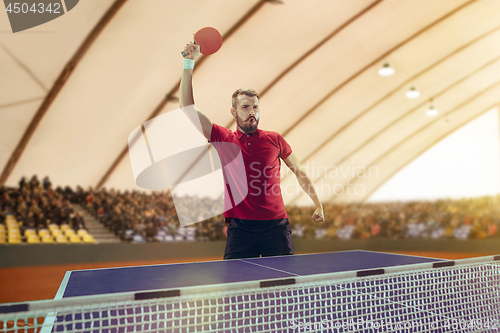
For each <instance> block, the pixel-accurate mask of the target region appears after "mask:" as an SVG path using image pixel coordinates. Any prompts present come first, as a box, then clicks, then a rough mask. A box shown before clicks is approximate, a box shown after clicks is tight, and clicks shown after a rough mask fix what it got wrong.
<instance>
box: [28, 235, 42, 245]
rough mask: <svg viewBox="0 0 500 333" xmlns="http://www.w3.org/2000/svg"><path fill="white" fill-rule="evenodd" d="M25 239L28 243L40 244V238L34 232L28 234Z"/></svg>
mask: <svg viewBox="0 0 500 333" xmlns="http://www.w3.org/2000/svg"><path fill="white" fill-rule="evenodd" d="M26 241H27V242H28V244H40V238H38V236H37V235H36V234H30V235H29V236H28V237H27V238H26Z"/></svg>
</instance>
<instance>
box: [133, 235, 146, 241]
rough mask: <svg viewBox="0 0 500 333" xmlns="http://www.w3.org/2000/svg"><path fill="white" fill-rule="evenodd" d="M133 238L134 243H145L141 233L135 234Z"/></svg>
mask: <svg viewBox="0 0 500 333" xmlns="http://www.w3.org/2000/svg"><path fill="white" fill-rule="evenodd" d="M133 240H134V243H144V242H145V240H144V238H142V236H141V235H134V237H133Z"/></svg>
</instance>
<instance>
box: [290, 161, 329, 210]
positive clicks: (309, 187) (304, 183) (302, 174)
mask: <svg viewBox="0 0 500 333" xmlns="http://www.w3.org/2000/svg"><path fill="white" fill-rule="evenodd" d="M296 176H297V181H298V182H299V184H300V187H302V189H303V190H304V191H305V192H306V193H307V195H309V197H310V198H311V200H312V201H313V202H314V205H315V206H316V207H318V208H319V207H323V205H321V202H320V201H319V198H318V194H317V192H316V186H314V183H313V182H312V180H311V178H309V175H308V174H307V173H306V171H305V169H304V168H301V169H300V171H299V172H297V173H296Z"/></svg>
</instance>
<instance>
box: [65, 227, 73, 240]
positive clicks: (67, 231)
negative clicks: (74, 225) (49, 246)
mask: <svg viewBox="0 0 500 333" xmlns="http://www.w3.org/2000/svg"><path fill="white" fill-rule="evenodd" d="M74 234H75V230H73V229H67V230H64V235H65V236H66V237H68V238H70V237H71V236H73V235H74Z"/></svg>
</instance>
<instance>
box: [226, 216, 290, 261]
mask: <svg viewBox="0 0 500 333" xmlns="http://www.w3.org/2000/svg"><path fill="white" fill-rule="evenodd" d="M226 222H229V224H228V226H227V243H226V250H225V251H224V259H241V258H255V257H260V256H263V257H270V256H283V255H292V254H295V249H294V248H293V243H292V229H291V227H290V223H289V222H288V219H279V220H266V221H261V220H242V219H235V218H227V219H226Z"/></svg>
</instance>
